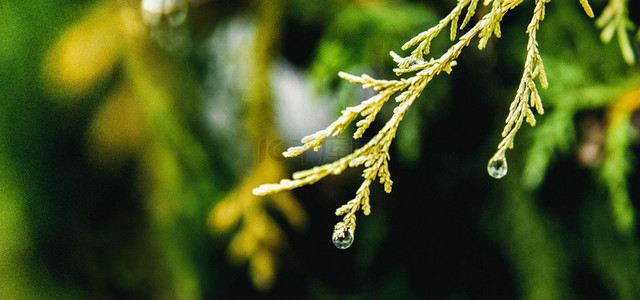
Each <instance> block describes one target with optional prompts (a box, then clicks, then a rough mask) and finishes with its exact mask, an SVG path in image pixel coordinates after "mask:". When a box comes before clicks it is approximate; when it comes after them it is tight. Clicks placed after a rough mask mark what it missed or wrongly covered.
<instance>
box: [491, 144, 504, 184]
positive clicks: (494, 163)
mask: <svg viewBox="0 0 640 300" xmlns="http://www.w3.org/2000/svg"><path fill="white" fill-rule="evenodd" d="M487 172H489V175H491V177H493V178H495V179H500V178H502V177H504V175H507V159H506V158H505V157H504V152H502V151H498V152H497V153H496V154H495V155H494V156H493V157H492V158H491V160H489V163H488V164H487Z"/></svg>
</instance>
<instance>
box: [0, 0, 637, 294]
mask: <svg viewBox="0 0 640 300" xmlns="http://www.w3.org/2000/svg"><path fill="white" fill-rule="evenodd" d="M525 2H526V3H524V4H522V5H520V6H519V7H518V8H517V9H515V10H513V11H512V12H510V13H509V14H507V16H506V17H505V18H504V20H503V23H502V24H503V25H502V37H501V38H500V39H492V40H491V41H490V42H489V44H488V46H487V48H486V49H485V50H483V51H479V50H477V47H475V44H474V43H475V42H472V45H471V46H470V47H468V49H466V50H464V52H463V53H462V55H461V57H460V59H459V61H458V66H456V67H455V68H454V70H453V72H452V74H450V75H447V74H441V75H440V76H438V78H436V79H434V81H433V82H431V83H430V84H429V86H428V87H427V88H426V90H425V91H424V93H423V95H422V96H421V98H420V99H419V101H417V102H416V103H415V104H414V106H413V107H412V108H411V110H410V113H409V114H408V115H407V116H406V118H405V119H404V120H403V121H402V124H401V126H400V130H399V133H398V137H397V139H396V141H395V143H394V146H393V147H392V151H391V155H392V159H391V173H392V178H393V180H394V182H395V184H394V186H393V192H392V193H391V194H385V193H384V191H383V190H382V188H381V187H380V186H377V185H375V186H374V187H373V190H372V194H371V197H372V206H373V212H372V214H371V215H370V216H367V217H364V216H360V215H359V218H358V230H357V232H356V237H355V242H354V244H353V246H352V247H351V248H349V249H347V250H338V249H336V248H335V247H334V246H333V245H332V243H331V233H332V229H333V225H334V224H335V223H336V222H337V221H339V220H340V219H339V218H337V217H335V216H334V211H335V209H336V208H337V207H339V206H340V205H342V204H343V203H345V202H346V201H348V200H349V199H352V197H353V196H354V193H355V190H356V189H357V187H358V185H359V182H360V172H361V170H358V169H356V170H349V171H348V172H346V173H345V174H342V175H340V176H334V177H331V178H326V179H324V180H323V181H321V182H319V183H317V184H315V185H313V186H308V187H303V188H300V189H297V190H295V191H293V192H290V193H280V194H277V195H274V196H271V197H263V198H259V197H255V196H253V195H251V189H252V188H254V187H256V186H258V185H260V184H262V183H267V182H277V181H278V180H280V179H281V178H287V177H289V176H290V174H291V173H292V172H293V171H296V170H302V169H305V168H310V167H312V166H314V165H318V164H322V163H327V162H330V161H332V160H335V159H337V158H339V157H341V156H342V155H345V154H346V153H349V152H350V151H352V150H353V149H355V148H356V147H358V146H359V145H362V144H363V142H362V141H352V140H350V138H349V136H350V135H349V134H348V133H345V134H344V136H341V137H337V138H335V139H332V140H329V141H328V142H327V144H326V145H325V147H324V148H323V149H321V150H320V151H318V152H315V153H309V154H306V155H303V156H302V157H299V158H295V159H288V160H284V159H283V158H281V157H280V155H279V154H280V153H281V152H282V150H284V149H286V147H288V146H294V145H297V144H298V140H299V139H300V138H301V137H303V136H305V135H308V134H311V133H313V132H315V131H317V130H319V129H322V128H324V127H325V126H327V125H328V124H329V123H330V122H331V121H332V120H333V119H335V118H336V117H337V116H338V115H339V112H340V110H341V109H343V108H344V107H346V106H350V105H356V104H357V103H359V101H361V100H363V99H366V98H367V97H368V96H371V95H372V94H371V92H370V91H368V90H362V89H361V88H360V87H359V86H357V85H354V84H350V83H347V82H345V81H341V80H339V78H338V77H337V73H338V72H339V71H346V72H350V73H352V74H362V73H367V74H369V75H372V76H373V77H376V78H393V76H394V74H393V73H392V72H391V70H392V68H393V61H392V60H391V58H390V56H389V54H388V53H389V51H391V50H393V51H396V52H398V53H401V50H400V46H401V45H402V44H403V43H404V42H405V41H407V40H408V39H410V38H411V37H413V36H414V35H416V34H418V33H419V32H421V31H423V30H426V29H427V28H429V27H430V26H433V25H435V24H436V23H437V22H438V20H439V19H440V18H442V17H443V16H445V15H446V14H447V13H448V12H449V11H450V10H451V8H452V7H453V5H454V2H453V1H441V0H434V1H408V0H403V1H400V0H396V1H385V0H325V1H311V0H270V1H266V0H264V1H260V0H240V1H222V0H209V1H204V0H203V1H184V0H183V1H161V0H144V1H133V0H118V1H109V0H105V1H98V0H95V1H79V0H78V1H69V0H21V1H14V0H6V1H2V2H1V3H0V298H3V299H56V298H57V299H87V298H89V299H113V298H117V299H640V247H639V243H638V242H639V239H640V235H639V233H638V230H637V227H638V224H639V223H638V222H639V221H638V217H637V213H638V206H639V205H640V172H639V171H638V170H639V168H638V163H639V162H640V160H638V157H639V156H638V154H639V152H640V148H639V147H638V145H639V144H638V141H639V137H640V109H639V108H640V72H639V71H640V69H639V68H638V65H637V64H635V65H633V64H631V65H630V64H627V63H625V61H624V60H623V58H622V55H621V52H620V46H619V45H618V43H617V40H616V38H614V39H613V41H612V42H610V43H608V44H605V43H603V42H602V41H601V40H600V31H599V29H598V28H596V26H595V25H594V21H593V20H592V19H589V18H588V17H587V16H586V15H585V14H584V12H583V11H582V8H581V7H580V5H579V3H578V1H551V3H550V4H548V10H547V15H546V19H545V21H544V22H543V23H542V26H541V28H540V31H539V37H538V41H539V44H540V51H541V53H542V57H543V59H544V62H545V66H546V68H547V73H548V77H549V82H550V87H549V88H548V89H547V90H544V91H541V93H542V98H543V103H544V104H545V109H546V112H545V114H544V115H543V116H540V117H538V118H537V119H538V125H537V126H536V127H534V128H529V127H523V129H522V130H521V132H520V134H519V135H518V136H517V138H516V142H515V149H514V150H511V151H509V152H508V153H507V159H508V163H509V173H508V175H507V176H506V177H505V178H503V179H501V180H495V179H493V178H491V177H489V176H488V175H487V171H486V164H487V161H488V159H489V158H490V157H491V156H492V155H493V153H494V151H495V147H496V145H497V143H498V142H499V140H500V136H499V134H500V132H501V130H502V126H503V120H504V119H505V118H506V116H507V113H508V107H509V103H510V101H511V100H512V99H513V97H514V94H515V91H516V89H517V84H518V82H519V80H520V76H521V74H522V66H523V64H524V59H525V55H526V50H525V49H526V41H527V36H526V33H525V29H526V26H527V24H528V21H529V18H530V16H531V12H532V10H533V4H532V1H525ZM630 2H632V3H630V4H629V5H630V6H629V11H630V19H631V20H632V21H634V22H635V24H638V23H640V14H639V12H640V7H639V6H638V2H637V1H630ZM591 3H592V6H593V8H594V11H595V12H596V16H598V15H599V14H600V12H602V10H603V8H604V7H605V5H606V4H607V3H606V1H602V0H593V1H591ZM486 12H487V8H484V7H482V8H479V11H478V12H477V14H476V17H475V20H477V18H478V17H479V16H482V15H483V14H484V13H486ZM637 30H638V29H637V27H633V26H632V25H631V26H630V27H629V36H630V44H631V47H632V48H633V49H634V51H636V54H638V49H639V48H640V47H639V42H638V39H637V38H640V36H637V35H636V31H637ZM442 35H443V36H442V37H440V38H438V39H437V40H435V41H434V45H433V47H432V48H433V53H434V55H439V54H441V53H443V51H445V50H446V48H447V45H449V42H448V40H447V36H448V34H447V33H446V32H445V33H443V34H442ZM389 106H391V104H390V105H389ZM391 109H392V108H391V107H390V108H388V109H387V110H385V111H383V112H381V114H380V116H379V117H378V120H377V121H376V122H375V123H374V124H373V126H372V129H370V130H369V131H368V132H367V134H365V138H364V140H365V141H366V136H369V137H371V136H373V134H375V131H376V130H377V129H379V128H381V127H382V125H383V124H384V121H385V120H386V118H388V117H389V116H390V113H391Z"/></svg>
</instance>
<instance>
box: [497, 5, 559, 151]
mask: <svg viewBox="0 0 640 300" xmlns="http://www.w3.org/2000/svg"><path fill="white" fill-rule="evenodd" d="M546 2H549V0H536V6H535V9H534V11H533V17H532V18H531V22H529V26H527V33H528V35H529V41H528V43H527V60H526V62H525V64H524V74H522V79H521V80H520V85H519V87H518V92H517V93H516V97H515V99H514V100H513V102H512V103H511V107H510V108H509V116H508V117H507V120H506V123H507V124H506V125H505V127H504V130H503V131H502V137H503V139H502V142H500V144H499V145H498V152H499V153H504V152H505V150H506V149H511V148H513V140H514V138H515V135H516V133H517V132H518V130H519V129H520V126H521V125H522V121H523V120H524V121H526V122H527V123H529V124H530V125H531V126H535V125H536V119H535V117H534V115H533V112H532V111H531V108H532V107H533V108H535V109H536V111H537V112H538V113H539V114H543V113H544V109H543V108H542V101H541V99H540V95H539V94H538V89H537V88H536V83H535V82H534V80H535V79H536V78H538V79H539V80H540V85H541V86H542V87H543V88H546V87H547V86H548V85H549V84H548V82H547V76H546V74H545V71H544V65H543V64H542V57H540V51H539V50H538V42H537V41H536V32H537V31H538V27H539V25H540V22H541V21H542V20H543V19H544V9H545V3H546Z"/></svg>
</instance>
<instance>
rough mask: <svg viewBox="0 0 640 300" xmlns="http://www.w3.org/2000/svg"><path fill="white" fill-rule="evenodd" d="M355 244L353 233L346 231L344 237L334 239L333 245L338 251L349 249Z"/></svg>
mask: <svg viewBox="0 0 640 300" xmlns="http://www.w3.org/2000/svg"><path fill="white" fill-rule="evenodd" d="M351 244H353V231H351V230H349V229H347V230H344V235H343V236H341V237H334V238H333V245H334V246H336V248H338V249H347V248H349V247H350V246H351Z"/></svg>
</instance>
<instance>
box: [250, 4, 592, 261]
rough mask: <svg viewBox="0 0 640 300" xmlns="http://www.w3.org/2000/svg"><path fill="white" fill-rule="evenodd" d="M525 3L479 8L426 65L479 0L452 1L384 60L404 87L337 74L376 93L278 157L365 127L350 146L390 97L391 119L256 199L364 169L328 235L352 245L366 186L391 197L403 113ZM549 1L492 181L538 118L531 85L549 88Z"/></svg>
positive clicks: (532, 39) (366, 207) (263, 189)
mask: <svg viewBox="0 0 640 300" xmlns="http://www.w3.org/2000/svg"><path fill="white" fill-rule="evenodd" d="M522 1H523V0H485V1H484V2H483V4H484V5H485V6H489V5H490V6H491V10H490V11H489V12H488V13H487V14H486V15H484V16H483V17H482V18H481V19H480V20H478V22H477V23H476V24H475V25H474V26H473V27H471V28H470V29H469V30H468V31H467V32H466V33H465V34H464V35H462V36H461V37H460V38H459V39H458V41H457V42H456V43H454V44H453V45H452V46H451V47H449V49H448V50H447V51H446V52H445V53H444V54H443V55H442V56H440V57H439V58H433V57H432V58H430V59H429V60H425V59H424V58H425V55H428V54H429V52H430V45H431V41H432V40H433V39H434V38H435V37H436V36H438V35H439V34H440V32H441V31H442V30H443V29H444V28H445V27H446V26H450V27H451V31H450V38H451V40H452V41H453V40H455V38H456V34H457V29H458V21H459V18H460V16H461V15H462V12H463V11H464V10H465V9H466V15H465V17H464V19H463V21H462V24H461V25H460V29H464V27H465V26H466V25H467V24H468V22H469V21H470V20H471V18H472V16H473V15H474V14H475V12H476V7H477V4H478V2H479V0H458V2H457V5H456V6H455V7H454V8H453V10H452V11H451V12H450V13H449V14H448V15H447V16H446V17H445V18H443V19H442V20H441V21H440V22H439V23H438V24H436V25H435V26H433V27H432V28H430V29H429V30H427V31H424V32H422V33H420V34H418V35H417V36H415V37H414V38H412V39H411V40H409V41H408V42H407V43H405V44H404V45H403V46H402V50H408V49H409V48H411V47H415V48H414V50H413V51H412V52H411V54H410V55H409V56H407V57H402V56H400V55H398V54H396V53H395V52H391V53H390V55H391V57H392V58H393V60H394V61H395V62H396V63H397V68H395V69H394V72H396V74H397V75H400V74H405V73H413V76H411V77H410V78H407V79H399V80H378V79H374V78H371V77H370V76H368V75H366V74H363V75H361V76H354V75H350V74H346V73H343V72H341V73H340V74H339V75H340V77H342V78H344V79H346V80H349V81H351V82H354V83H359V84H361V85H362V87H363V88H373V89H374V90H375V91H377V92H378V94H377V95H375V96H373V97H371V98H369V99H367V100H365V101H362V102H361V103H360V104H359V105H356V106H353V107H348V108H347V109H345V110H343V111H342V115H341V116H340V117H339V118H338V119H337V120H336V121H335V122H333V123H332V124H331V125H329V126H328V127H327V128H325V129H323V130H320V131H318V132H316V133H314V134H312V135H309V136H306V137H305V138H303V139H302V145H301V146H297V147H292V148H289V149H288V150H287V151H286V152H284V153H283V154H284V156H286V157H292V156H297V155H300V154H301V153H303V152H305V151H307V150H309V149H313V150H314V151H315V150H318V148H319V147H321V146H322V143H323V142H324V140H325V139H326V138H327V137H329V136H335V135H337V134H340V133H341V132H342V131H344V130H345V128H346V127H347V126H348V125H349V124H350V123H351V122H353V121H354V120H355V119H356V118H358V116H361V117H362V118H363V119H361V120H360V121H358V122H357V123H356V127H357V130H356V132H355V134H354V139H358V138H360V137H361V136H362V134H363V133H364V132H365V130H366V129H367V128H368V127H369V125H370V124H371V123H372V122H373V121H374V119H375V117H376V115H377V114H378V112H379V111H380V109H381V108H382V106H383V105H384V104H385V103H386V102H387V101H388V100H389V99H390V98H391V97H392V96H394V95H396V94H397V96H395V100H396V102H397V106H396V107H395V109H394V110H393V115H392V116H391V118H390V119H389V120H388V121H387V122H386V124H385V125H384V127H383V128H382V129H380V131H378V133H377V134H376V135H375V136H374V137H373V138H372V139H371V140H370V141H369V142H367V143H366V144H365V145H364V146H362V147H360V148H359V149H357V150H355V151H354V152H353V153H351V154H349V155H346V156H344V157H342V158H340V159H338V160H336V161H334V162H332V163H328V164H325V165H322V166H317V167H314V168H311V169H308V170H304V171H299V172H296V173H294V174H293V176H292V179H283V180H281V181H280V182H279V183H275V184H263V185H261V186H259V187H257V188H255V189H254V190H253V193H254V194H255V195H267V194H272V193H276V192H279V191H283V190H291V189H294V188H297V187H301V186H303V185H307V184H313V183H315V182H317V181H318V180H320V179H322V178H324V177H326V176H328V175H337V174H341V173H342V172H343V171H344V170H345V169H346V168H347V167H352V168H353V167H358V166H361V165H364V170H363V173H362V177H363V178H364V180H363V182H362V184H361V185H360V187H359V188H358V190H357V191H356V196H355V198H353V199H352V200H350V201H348V202H347V203H346V204H344V205H342V206H341V207H340V208H338V209H337V210H336V215H337V216H342V217H343V220H342V221H341V222H338V223H337V224H336V226H335V227H334V234H333V240H334V244H335V245H336V247H338V248H340V249H344V248H346V247H348V246H349V245H351V242H352V241H353V232H354V231H355V227H356V215H355V214H356V213H357V212H358V211H359V210H362V211H363V213H364V214H365V215H368V214H369V213H370V212H371V205H370V203H369V194H370V186H371V183H372V182H373V181H375V180H376V179H378V180H379V182H380V183H381V184H383V185H384V189H385V192H387V193H389V192H391V186H392V181H391V174H390V173H389V164H388V162H389V159H390V156H389V147H390V145H391V142H392V141H393V139H394V137H395V135H396V131H397V129H398V125H399V124H400V121H401V120H402V118H403V117H404V114H405V113H406V111H407V110H408V109H409V107H410V106H411V104H412V103H413V101H415V100H416V99H417V98H418V97H419V96H420V94H421V93H422V91H423V90H424V88H425V87H426V86H427V84H428V83H429V82H430V81H431V80H432V79H433V78H434V77H435V76H436V75H438V74H440V73H441V72H443V71H444V72H447V73H449V72H451V71H452V67H454V66H455V65H456V59H457V58H458V56H459V55H460V53H461V52H462V50H463V49H464V48H465V47H467V46H468V45H469V44H470V42H471V40H472V39H473V38H474V37H478V38H479V42H478V48H480V49H483V48H484V47H485V46H486V44H487V42H488V41H489V39H490V38H491V37H492V36H496V37H498V38H499V37H500V35H501V33H500V22H501V21H502V18H503V17H504V15H505V14H506V13H507V12H508V11H509V10H511V9H513V8H515V7H517V6H518V5H519V4H520V3H522ZM549 1H550V0H536V1H535V3H536V6H535V9H534V12H533V17H532V19H531V22H530V23H529V26H528V27H527V33H528V35H529V41H528V44H527V59H526V63H525V67H524V74H523V76H522V80H521V82H520V86H519V88H518V92H517V94H516V97H515V99H514V101H513V103H512V104H511V108H510V110H509V116H508V117H507V121H506V123H507V125H506V126H505V129H504V131H503V137H504V139H503V140H502V142H501V143H500V145H499V147H498V152H497V153H496V155H494V159H492V161H491V162H490V164H489V167H490V168H496V169H495V170H493V171H494V172H492V171H491V170H490V174H492V176H494V174H500V175H499V176H496V177H502V176H504V174H506V160H505V158H504V152H505V151H506V149H507V148H511V147H512V146H513V140H514V137H515V134H516V133H517V132H518V130H519V129H520V126H521V125H522V122H523V120H525V121H526V122H528V123H529V124H531V125H535V117H534V115H533V111H532V110H531V108H535V109H536V111H537V112H538V113H540V114H542V113H543V108H542V102H541V100H540V96H539V95H538V90H537V88H536V84H535V83H534V80H535V79H536V78H538V79H539V80H540V82H541V86H542V87H546V86H547V79H546V75H545V72H544V65H543V64H542V58H541V57H540V53H539V51H538V44H537V41H536V32H537V30H538V27H539V24H540V22H541V21H542V20H543V19H544V12H545V10H544V9H545V3H547V2H549ZM581 4H582V5H583V7H584V8H585V11H586V12H587V14H589V12H590V9H589V5H588V3H587V1H586V0H581Z"/></svg>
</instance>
